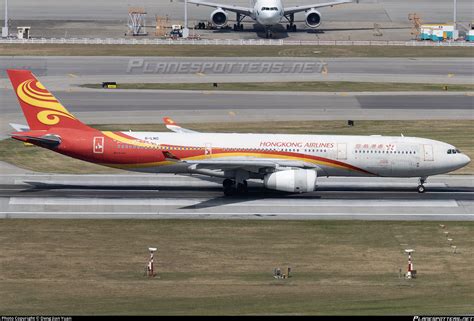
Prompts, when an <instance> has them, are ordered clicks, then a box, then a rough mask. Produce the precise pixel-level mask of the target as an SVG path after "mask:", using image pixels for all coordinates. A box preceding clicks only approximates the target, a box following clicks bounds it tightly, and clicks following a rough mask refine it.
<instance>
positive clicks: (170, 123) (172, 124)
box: [163, 117, 197, 134]
mask: <svg viewBox="0 0 474 321" xmlns="http://www.w3.org/2000/svg"><path fill="white" fill-rule="evenodd" d="M163 122H164V123H165V125H166V128H168V129H169V130H171V131H173V132H175V133H181V134H184V133H185V134H190V133H197V131H195V130H191V129H187V128H183V127H181V126H179V125H178V124H177V123H176V122H175V121H174V120H172V119H171V118H169V117H164V118H163Z"/></svg>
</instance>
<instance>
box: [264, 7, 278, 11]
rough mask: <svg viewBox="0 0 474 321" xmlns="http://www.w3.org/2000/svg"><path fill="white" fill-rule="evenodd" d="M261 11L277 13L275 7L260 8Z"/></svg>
mask: <svg viewBox="0 0 474 321" xmlns="http://www.w3.org/2000/svg"><path fill="white" fill-rule="evenodd" d="M262 11H278V8H277V7H271V8H269V7H262Z"/></svg>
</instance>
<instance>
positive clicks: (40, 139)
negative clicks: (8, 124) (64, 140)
mask: <svg viewBox="0 0 474 321" xmlns="http://www.w3.org/2000/svg"><path fill="white" fill-rule="evenodd" d="M10 136H11V137H12V138H14V139H16V140H20V141H22V142H26V143H31V144H35V145H41V146H46V147H56V146H58V145H59V144H61V137H59V136H58V135H52V134H44V132H43V131H31V132H16V133H11V134H10Z"/></svg>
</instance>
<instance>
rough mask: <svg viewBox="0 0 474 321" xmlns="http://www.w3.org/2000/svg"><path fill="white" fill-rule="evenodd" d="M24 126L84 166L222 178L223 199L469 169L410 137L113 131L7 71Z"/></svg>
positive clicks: (28, 76)
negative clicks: (258, 189) (251, 182)
mask: <svg viewBox="0 0 474 321" xmlns="http://www.w3.org/2000/svg"><path fill="white" fill-rule="evenodd" d="M7 72H8V75H9V77H10V80H11V82H12V85H13V88H14V90H15V92H16V94H17V96H18V100H19V102H20V105H21V108H22V109H23V113H24V115H25V118H26V120H27V122H28V126H26V125H17V124H12V126H13V127H14V128H15V130H16V132H14V133H12V134H11V137H13V138H14V139H17V140H20V141H23V142H28V143H31V144H34V145H37V146H40V147H43V148H46V149H49V150H51V151H54V152H57V153H60V154H63V155H67V156H70V157H73V158H77V159H80V160H83V161H87V162H91V163H95V164H99V165H104V166H109V167H115V168H121V169H125V170H129V171H138V172H149V173H188V174H189V173H191V174H201V175H208V176H213V177H220V178H222V179H223V187H224V193H225V194H226V195H232V194H238V193H245V192H246V190H247V180H248V179H261V180H263V183H264V185H265V187H266V188H269V189H273V190H278V191H285V192H299V193H303V192H311V191H314V190H315V189H316V182H317V177H318V176H369V177H376V176H379V177H419V178H420V185H419V186H418V192H420V193H423V192H424V191H425V187H424V185H423V183H424V182H425V180H426V178H427V177H428V176H430V175H436V174H442V173H447V172H450V171H454V170H456V169H459V168H461V167H463V166H465V165H466V164H468V163H469V162H470V159H469V157H468V156H466V155H465V154H463V153H462V152H460V151H459V150H458V149H456V147H454V146H452V145H449V144H446V143H443V142H440V141H435V140H431V139H424V138H416V137H403V136H401V137H388V136H387V137H384V136H337V135H282V134H278V135H275V134H220V133H198V132H195V131H192V130H189V129H185V128H182V127H180V126H179V125H177V124H176V123H174V122H173V121H172V120H171V119H169V118H165V123H166V126H167V128H168V129H170V130H171V131H172V132H131V131H126V132H112V131H100V130H97V129H94V128H92V127H89V126H87V125H85V124H83V123H82V122H80V121H79V120H78V119H77V118H76V117H74V116H73V115H72V114H71V113H70V112H69V111H68V110H67V109H66V108H65V107H64V106H63V105H62V104H61V103H60V102H59V101H58V100H57V99H56V98H55V97H54V96H53V95H52V94H51V93H50V92H49V91H48V90H47V89H46V88H45V87H44V86H43V85H42V84H41V83H40V82H39V81H38V80H37V79H36V78H35V77H34V76H33V74H32V73H31V72H30V71H27V70H8V71H7Z"/></svg>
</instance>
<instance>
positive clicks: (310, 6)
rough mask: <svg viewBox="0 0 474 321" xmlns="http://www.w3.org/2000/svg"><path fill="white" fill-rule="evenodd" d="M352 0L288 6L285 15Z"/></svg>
mask: <svg viewBox="0 0 474 321" xmlns="http://www.w3.org/2000/svg"><path fill="white" fill-rule="evenodd" d="M351 2H352V0H341V1H332V2H325V3H314V4H308V5H302V6H295V7H288V8H285V15H288V14H292V13H297V12H301V11H306V10H309V9H313V8H314V9H317V8H323V7H330V6H337V5H339V4H344V3H351Z"/></svg>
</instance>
